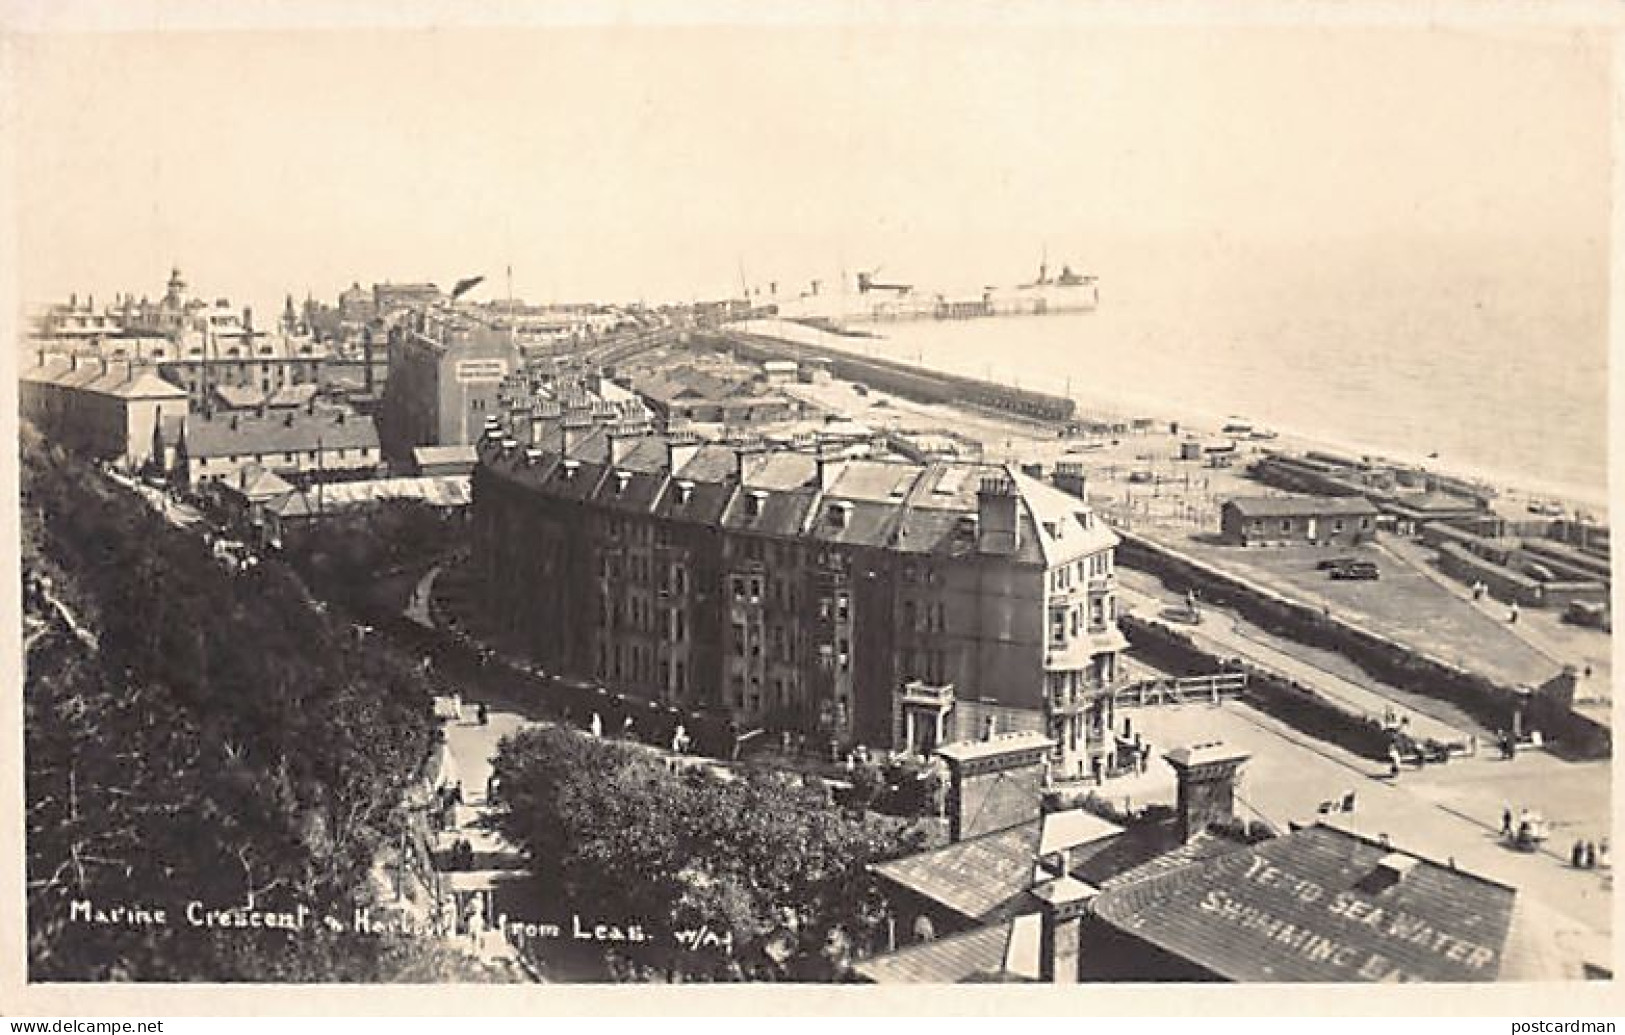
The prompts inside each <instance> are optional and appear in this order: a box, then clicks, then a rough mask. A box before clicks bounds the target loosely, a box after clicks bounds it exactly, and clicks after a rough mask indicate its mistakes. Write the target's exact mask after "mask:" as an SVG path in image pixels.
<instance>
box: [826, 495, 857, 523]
mask: <svg viewBox="0 0 1625 1035" xmlns="http://www.w3.org/2000/svg"><path fill="white" fill-rule="evenodd" d="M851 514H852V504H850V503H847V502H844V501H842V502H839V503H831V504H830V506H829V523H830V527H831V528H845V527H846V522H847V518H848V517H850V516H851Z"/></svg>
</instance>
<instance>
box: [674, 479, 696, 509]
mask: <svg viewBox="0 0 1625 1035" xmlns="http://www.w3.org/2000/svg"><path fill="white" fill-rule="evenodd" d="M693 498H694V483H693V482H689V481H682V482H678V483H677V505H678V506H680V507H686V506H688V501H689V500H691V499H693Z"/></svg>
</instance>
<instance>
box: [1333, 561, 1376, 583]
mask: <svg viewBox="0 0 1625 1035" xmlns="http://www.w3.org/2000/svg"><path fill="white" fill-rule="evenodd" d="M1381 577H1382V573H1381V572H1379V571H1378V570H1377V566H1376V565H1375V564H1372V563H1371V562H1370V561H1354V562H1353V563H1351V564H1345V565H1343V566H1342V567H1341V568H1333V569H1332V578H1334V579H1361V580H1364V579H1377V578H1381Z"/></svg>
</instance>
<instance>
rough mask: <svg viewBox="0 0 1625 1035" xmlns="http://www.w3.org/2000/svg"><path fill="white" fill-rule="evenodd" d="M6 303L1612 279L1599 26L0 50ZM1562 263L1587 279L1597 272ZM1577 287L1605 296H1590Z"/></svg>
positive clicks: (448, 38) (475, 32)
mask: <svg viewBox="0 0 1625 1035" xmlns="http://www.w3.org/2000/svg"><path fill="white" fill-rule="evenodd" d="M12 42H13V46H12V52H11V69H10V71H11V85H12V88H13V91H14V92H13V101H14V105H15V111H16V113H17V119H18V121H17V124H16V126H15V127H14V130H13V133H12V140H13V141H14V142H15V144H16V147H15V151H14V156H13V162H14V166H15V169H14V171H15V177H16V186H17V190H16V192H15V195H14V196H15V198H16V200H17V202H18V208H17V214H16V217H15V219H16V222H15V225H16V227H17V231H18V232H17V240H16V248H17V254H18V255H19V256H20V260H19V266H20V270H19V272H20V284H19V289H20V290H19V293H20V295H21V297H22V299H23V300H24V301H25V302H27V303H33V304H38V303H41V302H45V301H50V300H54V299H57V298H60V297H63V296H65V295H66V294H67V293H68V292H70V291H77V292H79V293H81V294H84V293H86V292H90V293H94V294H96V295H97V296H98V298H101V297H104V296H105V297H111V295H112V294H113V293H114V292H115V291H133V292H135V293H136V294H137V295H140V294H149V295H152V296H153V297H156V296H158V295H160V294H161V293H162V290H163V282H164V280H165V279H166V277H167V275H168V271H169V268H170V266H171V265H179V266H180V267H181V268H182V270H183V271H184V272H185V274H186V276H187V278H188V280H189V281H190V283H191V284H192V286H193V288H194V289H195V290H196V291H197V292H198V293H199V294H202V295H205V296H208V297H216V296H228V297H230V298H232V299H233V300H238V301H244V300H246V301H252V302H254V303H255V304H256V305H261V306H264V305H276V306H278V307H279V306H280V301H281V299H282V297H283V295H284V293H288V292H291V293H294V294H295V295H298V296H303V295H304V294H305V293H307V292H309V293H313V294H315V295H316V296H317V297H319V298H327V299H331V298H332V297H333V296H334V295H335V294H336V293H337V292H338V291H339V290H340V289H342V288H343V287H345V286H347V285H349V284H350V283H351V282H352V281H359V282H361V283H363V284H370V283H372V282H374V281H380V280H395V281H403V280H433V281H437V282H439V283H440V284H441V285H442V286H445V285H449V284H450V283H452V282H453V281H455V280H456V279H458V278H460V277H463V276H467V275H473V274H485V275H487V276H488V277H489V278H490V281H491V283H490V284H489V285H487V287H486V288H485V289H482V290H484V291H485V293H486V295H487V297H501V296H502V295H503V294H505V287H504V285H503V277H504V271H505V269H507V268H508V267H510V266H511V268H512V278H513V288H514V292H515V294H517V295H519V296H521V297H524V298H527V299H530V300H535V301H563V300H572V299H582V298H595V299H637V298H642V299H646V300H649V301H658V300H686V299H691V298H694V297H717V296H721V295H725V294H729V293H737V291H738V288H739V285H740V282H741V278H742V277H743V278H744V279H746V280H747V281H749V282H750V283H753V284H766V283H767V282H768V281H769V280H777V281H779V282H780V283H781V284H803V283H805V282H806V281H807V280H810V279H811V278H812V277H821V278H825V282H826V283H830V282H831V281H832V280H834V279H836V278H838V277H839V275H840V272H841V271H843V270H844V271H846V272H847V273H848V274H849V275H850V274H851V273H852V272H853V271H855V270H858V269H863V268H873V267H876V266H880V267H881V268H882V270H883V273H884V274H885V275H886V276H887V277H888V278H889V277H893V276H895V277H898V278H902V279H907V280H912V281H915V282H917V283H924V284H932V283H940V284H943V285H945V286H949V285H952V286H961V285H968V284H982V283H1011V282H1014V281H1015V280H1017V279H1018V278H1024V277H1027V276H1030V274H1031V273H1032V272H1034V268H1035V267H1036V265H1037V262H1038V259H1039V256H1040V255H1041V254H1044V253H1046V252H1047V254H1048V255H1049V257H1050V260H1051V264H1052V266H1054V265H1058V264H1059V263H1060V262H1063V261H1065V262H1070V263H1072V264H1074V265H1076V266H1079V267H1080V268H1084V269H1088V270H1089V271H1091V272H1096V273H1100V274H1102V275H1103V276H1105V277H1109V276H1110V275H1111V274H1112V273H1113V272H1118V274H1119V276H1123V275H1128V271H1130V270H1132V273H1133V275H1134V276H1153V277H1154V276H1161V275H1168V276H1173V277H1186V278H1190V279H1192V280H1193V281H1197V280H1200V279H1202V278H1203V277H1204V276H1207V275H1208V274H1210V273H1214V274H1216V273H1219V272H1221V271H1225V270H1230V271H1232V272H1233V268H1234V267H1235V266H1236V264H1238V263H1254V262H1256V263H1257V264H1258V265H1259V270H1260V273H1259V277H1258V278H1256V279H1257V280H1258V282H1260V283H1264V284H1269V283H1271V282H1272V278H1271V276H1270V271H1271V270H1272V269H1273V270H1276V271H1278V272H1279V273H1281V274H1282V275H1283V276H1286V277H1290V276H1291V275H1293V274H1295V273H1297V272H1299V271H1300V267H1301V262H1302V259H1303V257H1305V256H1312V255H1315V254H1325V253H1328V252H1338V253H1343V254H1350V255H1355V256H1358V257H1359V259H1360V261H1362V262H1364V261H1369V262H1377V263H1388V264H1394V266H1395V268H1400V269H1407V268H1410V267H1416V268H1418V269H1419V270H1422V271H1424V272H1426V271H1428V270H1433V269H1435V268H1436V267H1439V266H1442V265H1447V264H1449V263H1451V262H1453V261H1454V259H1453V258H1452V257H1456V256H1460V255H1463V254H1471V255H1475V256H1477V257H1478V259H1477V261H1480V262H1490V261H1499V260H1498V259H1496V258H1495V257H1506V256H1516V257H1520V261H1523V262H1525V263H1528V264H1530V265H1531V266H1533V267H1535V268H1538V269H1556V270H1561V269H1564V268H1573V267H1575V266H1584V267H1585V268H1586V269H1587V270H1589V271H1592V274H1594V276H1593V278H1592V279H1593V280H1597V279H1598V278H1600V276H1601V274H1600V273H1596V272H1595V271H1597V270H1602V269H1604V268H1605V264H1606V255H1607V253H1606V247H1607V224H1608V218H1609V187H1610V169H1609V133H1608V127H1609V121H1610V108H1609V102H1610V70H1611V66H1610V61H1611V56H1612V55H1611V52H1610V49H1609V47H1608V45H1607V43H1606V40H1605V39H1604V38H1603V37H1602V36H1601V35H1600V34H1597V33H1586V32H1582V31H1579V30H1575V29H1567V28H1503V29H1498V30H1495V31H1488V30H1485V29H1482V28H1472V27H1467V26H1464V25H1455V26H1454V27H1449V28H1428V27H1425V26H1421V25H1417V24H1414V23H1413V24H1412V25H1410V26H1409V27H1399V28H1372V27H1362V26H1348V27H1343V28H1334V29H1325V28H1306V27H1302V26H1290V25H1288V26H1267V27H1257V26H1247V27H1235V26H1231V27H1222V26H1221V27H1213V26H1205V27H1181V26H1178V25H1159V26H1156V27H1133V26H1123V25H1090V24H1076V23H1069V24H1056V25H1031V24H1000V23H997V22H992V21H989V22H987V23H985V24H978V25H964V24H952V25H923V24H910V25H907V26H896V27H886V26H883V25H876V24H874V23H873V22H872V21H871V22H870V23H868V24H864V25H857V24H853V25H848V26H841V25H816V26H800V27H762V26H755V27H733V28H729V27H715V26H713V27H696V26H691V27H681V26H676V27H674V26H664V27H645V28H624V27H623V28H608V27H603V26H598V27H591V26H589V27H580V28H540V29H489V28H487V29H455V28H445V27H442V28H437V29H433V30H428V31H421V30H420V31H363V30H353V29H350V30H329V31H304V32H272V31H253V32H162V33H156V32H119V33H76V32H52V33H46V34H39V35H32V36H24V37H16V38H14V39H13V41H12ZM1588 275H1589V274H1588ZM1598 282H1600V280H1599V281H1598Z"/></svg>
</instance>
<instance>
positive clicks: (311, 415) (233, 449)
mask: <svg viewBox="0 0 1625 1035" xmlns="http://www.w3.org/2000/svg"><path fill="white" fill-rule="evenodd" d="M180 452H181V454H182V456H181V466H182V468H183V471H184V477H185V479H186V482H187V484H189V485H192V486H194V487H196V486H201V485H204V484H205V483H211V482H220V481H223V480H230V479H236V478H238V477H240V472H241V471H242V469H243V468H245V467H248V466H250V465H254V466H257V467H259V468H261V469H263V470H266V471H270V472H274V473H275V474H277V475H278V476H279V477H282V478H285V479H288V480H290V481H295V482H299V483H301V484H303V483H308V482H311V481H313V480H314V481H326V480H333V479H343V478H370V477H372V476H374V475H375V474H376V473H377V472H378V468H379V465H380V463H381V457H380V451H379V447H378V432H377V430H376V429H375V428H374V427H373V424H372V421H371V420H369V419H367V418H365V417H359V416H357V415H355V414H353V413H349V412H346V411H327V410H317V411H315V412H309V411H302V410H301V411H289V412H285V413H277V412H266V413H264V414H263V415H262V414H259V413H241V414H236V413H234V414H217V415H212V416H211V415H199V416H195V417H194V418H193V419H192V420H191V421H189V422H188V423H187V425H186V437H185V440H184V443H183V445H182V447H181V450H180Z"/></svg>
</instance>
